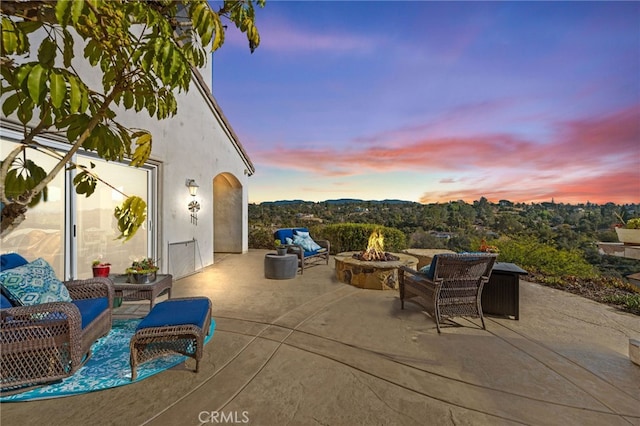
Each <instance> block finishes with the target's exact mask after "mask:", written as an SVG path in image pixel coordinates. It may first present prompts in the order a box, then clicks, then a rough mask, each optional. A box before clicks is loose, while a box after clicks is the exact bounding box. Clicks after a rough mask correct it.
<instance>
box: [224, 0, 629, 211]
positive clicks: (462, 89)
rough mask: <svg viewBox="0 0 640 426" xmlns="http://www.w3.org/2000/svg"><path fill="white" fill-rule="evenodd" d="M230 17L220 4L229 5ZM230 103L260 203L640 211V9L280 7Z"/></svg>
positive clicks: (235, 50) (230, 75) (242, 51)
mask: <svg viewBox="0 0 640 426" xmlns="http://www.w3.org/2000/svg"><path fill="white" fill-rule="evenodd" d="M213 5H214V8H215V9H217V6H216V3H215V2H213ZM256 15H257V19H256V20H257V25H258V28H259V30H260V35H261V44H260V47H259V48H258V49H257V50H256V51H255V52H254V53H253V54H251V53H250V51H249V48H248V43H247V41H246V39H245V38H243V35H241V34H240V33H239V32H238V31H237V30H236V29H235V28H234V27H232V26H230V27H229V31H228V32H227V38H226V42H225V44H224V46H223V47H222V49H221V50H219V51H218V52H216V53H215V54H214V58H213V93H214V96H215V98H216V99H217V101H218V103H219V105H220V106H221V108H222V110H223V112H224V114H225V115H226V117H227V118H228V120H229V122H230V123H231V125H232V127H233V129H234V131H235V132H236V134H237V135H238V137H239V139H240V141H241V143H242V144H243V146H244V148H245V150H246V151H247V153H248V154H249V156H250V158H251V160H252V161H253V163H254V165H255V168H256V172H255V174H254V175H253V176H251V177H250V179H249V202H251V203H260V202H262V201H274V200H290V199H303V200H307V201H323V200H327V199H336V198H360V199H364V200H381V199H402V200H408V201H417V202H421V203H434V202H447V201H451V200H465V201H467V202H472V201H474V200H478V199H480V197H483V196H484V197H486V198H487V199H488V200H489V201H492V202H497V201H498V200H501V199H508V200H511V201H516V202H526V203H531V202H542V201H551V199H554V200H555V201H556V202H562V203H584V202H587V201H590V202H592V203H606V202H614V203H620V204H621V203H638V202H640V2H551V3H550V2H417V1H414V2H397V1H396V2H391V1H379V2H368V1H342V2H327V1H318V2H309V1H287V2H285V1H269V0H268V1H267V4H266V7H265V8H264V9H258V10H257V11H256Z"/></svg>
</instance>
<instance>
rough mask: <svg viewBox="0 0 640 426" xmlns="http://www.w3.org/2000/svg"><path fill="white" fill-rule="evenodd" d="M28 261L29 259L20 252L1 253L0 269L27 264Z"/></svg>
mask: <svg viewBox="0 0 640 426" xmlns="http://www.w3.org/2000/svg"><path fill="white" fill-rule="evenodd" d="M27 263H29V261H28V260H27V259H25V258H24V257H22V256H20V255H19V254H18V253H6V254H3V255H0V271H4V270H5V269H11V268H15V267H17V266H22V265H26V264H27Z"/></svg>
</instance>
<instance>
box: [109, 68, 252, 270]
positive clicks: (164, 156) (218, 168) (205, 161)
mask: <svg viewBox="0 0 640 426" xmlns="http://www.w3.org/2000/svg"><path fill="white" fill-rule="evenodd" d="M202 90H205V89H203V88H201V87H199V85H198V83H197V82H196V81H195V80H194V81H192V82H191V85H190V88H189V92H188V93H181V94H179V95H178V96H177V101H178V113H177V115H176V116H175V117H172V118H169V119H165V120H161V121H158V120H155V119H152V118H150V117H149V115H148V113H146V112H141V113H139V114H135V113H131V112H123V113H121V114H119V116H120V117H121V121H122V122H123V123H125V124H127V125H130V126H135V127H139V128H143V129H147V130H149V131H150V132H151V133H152V135H153V150H152V154H151V159H153V160H156V161H158V162H160V163H161V166H160V167H161V170H162V171H161V173H162V176H161V182H160V186H159V188H158V193H159V197H160V200H159V201H160V202H159V219H160V220H159V222H160V223H159V226H160V231H161V232H160V239H161V241H160V244H159V247H158V248H159V251H160V253H159V254H160V257H163V256H164V255H165V253H166V250H167V246H168V244H169V243H172V242H178V241H185V240H191V239H192V238H195V239H196V240H198V245H199V248H200V252H201V256H202V262H203V264H204V265H205V266H206V265H210V264H212V263H213V262H214V259H213V252H214V232H215V230H214V220H213V214H214V203H215V200H214V198H213V179H214V178H215V176H216V175H218V174H220V173H223V172H227V173H231V174H232V175H234V176H235V178H236V179H238V181H239V182H240V184H241V185H242V187H243V196H242V197H243V203H242V205H243V208H242V223H243V233H242V235H243V237H242V247H243V250H242V251H243V252H246V251H247V250H248V237H247V233H248V195H247V187H248V183H249V182H248V175H247V174H246V173H245V170H246V169H247V165H246V164H245V162H244V161H243V159H242V157H241V155H240V154H239V152H238V151H237V150H236V148H235V147H234V145H233V144H232V143H231V141H230V135H229V134H228V132H226V131H225V128H224V123H223V122H222V120H221V119H220V117H219V115H218V113H217V112H216V111H215V110H214V108H213V106H212V105H211V104H210V102H209V101H208V100H207V98H206V96H205V95H203V94H202V93H201V91H202ZM187 179H195V181H196V182H197V184H198V185H199V186H200V188H199V189H198V194H197V196H196V197H195V199H196V201H198V202H199V203H200V206H201V209H200V211H199V212H198V224H197V225H194V224H192V223H191V219H190V212H189V211H188V209H187V204H189V202H190V201H191V200H192V197H191V196H190V195H189V192H188V190H187V187H186V186H185V182H186V180H187Z"/></svg>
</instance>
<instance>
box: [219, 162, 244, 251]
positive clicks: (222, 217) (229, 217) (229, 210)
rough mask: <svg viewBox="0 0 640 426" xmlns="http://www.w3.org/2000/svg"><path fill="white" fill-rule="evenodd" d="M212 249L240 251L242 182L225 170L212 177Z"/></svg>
mask: <svg viewBox="0 0 640 426" xmlns="http://www.w3.org/2000/svg"><path fill="white" fill-rule="evenodd" d="M213 251H214V253H242V184H241V183H240V181H239V180H238V179H237V178H236V177H235V176H234V175H232V174H231V173H226V172H225V173H220V174H219V175H217V176H216V177H215V178H213Z"/></svg>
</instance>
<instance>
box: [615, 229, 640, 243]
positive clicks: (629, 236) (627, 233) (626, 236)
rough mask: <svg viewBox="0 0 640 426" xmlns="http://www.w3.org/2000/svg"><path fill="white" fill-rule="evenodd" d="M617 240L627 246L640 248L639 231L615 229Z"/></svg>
mask: <svg viewBox="0 0 640 426" xmlns="http://www.w3.org/2000/svg"><path fill="white" fill-rule="evenodd" d="M616 234H618V240H619V241H620V242H621V243H624V244H626V245H629V246H640V229H627V228H616Z"/></svg>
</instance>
